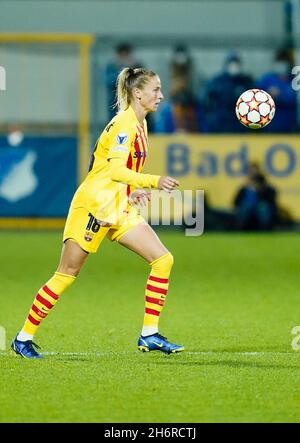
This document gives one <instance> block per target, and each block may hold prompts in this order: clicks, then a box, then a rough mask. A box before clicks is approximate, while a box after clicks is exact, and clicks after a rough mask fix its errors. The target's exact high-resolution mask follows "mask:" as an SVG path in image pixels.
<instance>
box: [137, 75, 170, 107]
mask: <svg viewBox="0 0 300 443" xmlns="http://www.w3.org/2000/svg"><path fill="white" fill-rule="evenodd" d="M136 97H137V99H138V102H139V104H140V105H141V106H142V107H143V108H144V110H145V111H146V112H155V111H156V110H157V108H158V105H159V103H160V102H161V100H162V99H163V98H164V96H163V94H162V92H161V83H160V78H159V77H158V76H155V77H149V81H148V82H147V83H146V84H145V86H144V88H143V89H136Z"/></svg>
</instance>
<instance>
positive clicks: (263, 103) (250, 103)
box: [235, 89, 275, 129]
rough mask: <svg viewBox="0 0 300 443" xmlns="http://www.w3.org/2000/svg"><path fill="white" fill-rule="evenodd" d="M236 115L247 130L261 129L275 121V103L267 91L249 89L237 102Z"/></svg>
mask: <svg viewBox="0 0 300 443" xmlns="http://www.w3.org/2000/svg"><path fill="white" fill-rule="evenodd" d="M235 113H236V116H237V118H238V120H239V121H240V122H241V123H242V124H243V125H244V126H247V128H250V129H260V128H263V127H264V126H267V125H268V124H269V123H270V122H271V120H272V119H273V117H274V114H275V103H274V100H273V99H272V97H271V96H270V94H268V93H267V92H266V91H263V90H262V89H248V91H245V92H243V94H242V95H241V96H240V97H239V99H238V101H237V102H236V106H235Z"/></svg>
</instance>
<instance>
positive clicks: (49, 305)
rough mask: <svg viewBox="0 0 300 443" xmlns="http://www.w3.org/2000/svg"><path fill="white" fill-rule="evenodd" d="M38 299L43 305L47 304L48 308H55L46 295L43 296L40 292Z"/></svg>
mask: <svg viewBox="0 0 300 443" xmlns="http://www.w3.org/2000/svg"><path fill="white" fill-rule="evenodd" d="M36 299H37V300H38V301H39V302H40V303H42V304H43V305H45V306H46V307H47V308H48V309H51V308H53V305H52V304H51V303H50V302H49V301H48V300H46V299H45V298H44V297H42V296H41V295H40V294H38V295H37V296H36Z"/></svg>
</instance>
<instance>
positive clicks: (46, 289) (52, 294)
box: [43, 285, 58, 300]
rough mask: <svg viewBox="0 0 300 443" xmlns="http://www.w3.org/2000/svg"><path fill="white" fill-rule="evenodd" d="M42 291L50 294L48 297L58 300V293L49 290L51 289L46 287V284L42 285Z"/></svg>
mask: <svg viewBox="0 0 300 443" xmlns="http://www.w3.org/2000/svg"><path fill="white" fill-rule="evenodd" d="M43 291H45V292H46V294H48V295H50V297H52V298H54V299H55V300H58V295H57V294H55V293H54V292H52V291H51V289H49V288H48V286H46V285H45V286H43Z"/></svg>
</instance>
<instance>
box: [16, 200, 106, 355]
mask: <svg viewBox="0 0 300 443" xmlns="http://www.w3.org/2000/svg"><path fill="white" fill-rule="evenodd" d="M107 231H108V228H103V227H101V229H100V226H99V225H98V224H97V221H95V220H94V217H93V216H91V214H89V212H88V211H87V210H86V209H84V208H78V209H77V208H76V209H73V208H71V209H70V211H69V215H68V218H67V221H66V226H65V231H64V236H63V240H64V245H63V249H62V254H61V258H60V263H59V266H58V268H57V271H56V272H55V273H54V275H53V276H52V277H51V278H50V280H48V281H47V282H46V283H45V284H44V285H43V286H42V287H41V288H40V289H39V291H38V293H37V294H36V297H35V299H34V301H33V304H32V306H31V308H30V311H29V314H28V317H27V319H26V321H25V323H24V326H23V328H22V330H21V331H20V332H19V333H18V334H17V335H16V337H15V339H14V340H13V342H12V344H11V347H12V349H13V350H14V351H15V353H16V354H19V355H21V356H22V357H25V358H41V357H42V356H41V354H39V353H38V352H37V351H36V350H35V348H34V346H36V345H35V344H34V342H33V338H34V335H35V334H36V332H37V330H38V328H39V327H40V324H41V322H42V321H43V320H44V319H45V318H46V317H47V316H48V314H49V312H50V311H51V310H52V309H53V307H54V305H55V304H56V302H57V301H58V299H59V297H60V295H61V294H62V293H63V292H64V291H65V290H66V289H67V288H68V287H69V286H71V285H72V284H73V283H74V281H75V279H76V277H77V275H78V274H79V272H80V270H81V268H82V266H83V264H84V262H85V261H86V258H87V256H88V254H89V252H96V251H97V249H98V247H99V245H100V243H101V241H102V240H103V238H104V237H105V235H106V233H107Z"/></svg>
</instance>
